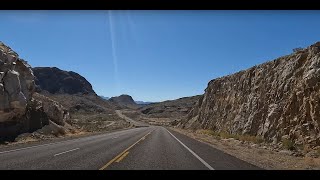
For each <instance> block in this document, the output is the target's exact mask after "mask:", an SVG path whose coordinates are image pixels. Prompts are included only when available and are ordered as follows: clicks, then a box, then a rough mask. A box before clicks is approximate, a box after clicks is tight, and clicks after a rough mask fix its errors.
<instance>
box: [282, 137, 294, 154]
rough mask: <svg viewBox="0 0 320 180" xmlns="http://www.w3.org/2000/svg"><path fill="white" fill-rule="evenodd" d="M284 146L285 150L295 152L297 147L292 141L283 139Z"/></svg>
mask: <svg viewBox="0 0 320 180" xmlns="http://www.w3.org/2000/svg"><path fill="white" fill-rule="evenodd" d="M282 145H283V147H284V148H285V149H288V150H291V151H292V150H295V149H296V147H295V143H294V142H293V141H292V140H290V139H283V140H282Z"/></svg>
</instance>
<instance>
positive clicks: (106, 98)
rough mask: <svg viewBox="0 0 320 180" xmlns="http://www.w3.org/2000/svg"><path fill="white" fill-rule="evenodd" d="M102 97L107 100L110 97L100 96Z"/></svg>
mask: <svg viewBox="0 0 320 180" xmlns="http://www.w3.org/2000/svg"><path fill="white" fill-rule="evenodd" d="M100 97H101V98H102V99H105V100H109V99H110V98H109V97H105V96H100Z"/></svg>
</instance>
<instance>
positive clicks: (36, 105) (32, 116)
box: [0, 43, 69, 140]
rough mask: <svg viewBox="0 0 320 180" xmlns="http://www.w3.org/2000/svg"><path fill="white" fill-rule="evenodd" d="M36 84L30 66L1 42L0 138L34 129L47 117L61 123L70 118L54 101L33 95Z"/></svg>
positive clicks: (40, 126) (47, 121) (46, 121)
mask: <svg viewBox="0 0 320 180" xmlns="http://www.w3.org/2000/svg"><path fill="white" fill-rule="evenodd" d="M35 87H36V86H35V77H34V74H33V71H32V69H31V67H30V65H29V64H28V63H27V62H26V61H24V60H23V59H20V58H19V56H18V54H17V53H16V52H14V51H13V50H12V49H11V48H9V47H8V46H6V45H4V44H3V43H0V140H4V139H12V138H14V137H16V136H17V135H19V134H21V133H25V132H33V131H35V130H37V129H40V128H42V127H43V126H45V125H48V124H49V121H50V120H52V121H53V122H56V123H57V124H59V125H64V123H65V120H67V119H68V118H69V114H68V112H67V111H65V110H64V109H63V107H62V106H61V105H59V104H58V103H57V102H54V101H52V100H50V99H49V98H46V97H44V96H43V97H42V96H40V95H37V94H36V95H35Z"/></svg>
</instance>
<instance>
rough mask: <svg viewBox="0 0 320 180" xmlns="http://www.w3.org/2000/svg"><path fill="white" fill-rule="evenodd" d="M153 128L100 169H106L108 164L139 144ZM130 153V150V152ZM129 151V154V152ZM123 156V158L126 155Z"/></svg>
mask: <svg viewBox="0 0 320 180" xmlns="http://www.w3.org/2000/svg"><path fill="white" fill-rule="evenodd" d="M152 131H153V130H151V131H150V132H149V133H147V134H146V135H144V136H143V137H142V138H140V139H139V140H138V141H137V142H135V143H133V144H132V145H131V146H130V147H128V148H127V149H125V150H124V151H123V152H121V153H120V154H118V155H117V156H116V157H114V158H113V159H111V160H110V161H109V162H108V163H107V164H105V165H104V166H102V167H101V168H100V169H99V170H104V169H106V168H107V167H108V166H110V165H111V164H112V163H113V162H114V161H116V160H117V159H119V158H121V157H122V155H124V154H125V153H126V152H127V151H129V150H130V149H131V148H132V147H133V146H135V145H136V144H138V143H139V142H140V141H142V140H144V139H145V138H146V137H147V136H148V135H149V134H150V133H151V132H152ZM128 153H129V152H128ZM128 153H127V154H128ZM125 156H126V155H125ZM125 156H123V157H122V159H123V158H124V157H125ZM122 159H120V160H119V161H121V160H122Z"/></svg>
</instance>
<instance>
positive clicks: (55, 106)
mask: <svg viewBox="0 0 320 180" xmlns="http://www.w3.org/2000/svg"><path fill="white" fill-rule="evenodd" d="M33 97H34V99H36V100H38V101H40V102H41V103H42V105H41V107H42V108H43V111H44V113H45V114H46V115H47V116H48V118H49V119H50V120H51V121H53V122H54V123H56V124H58V125H62V126H63V125H65V122H66V121H68V120H69V119H70V114H69V112H68V110H67V109H66V108H65V107H63V106H62V105H61V104H60V103H59V102H57V101H54V100H52V99H50V98H48V97H46V96H44V95H41V94H38V93H34V95H33Z"/></svg>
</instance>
